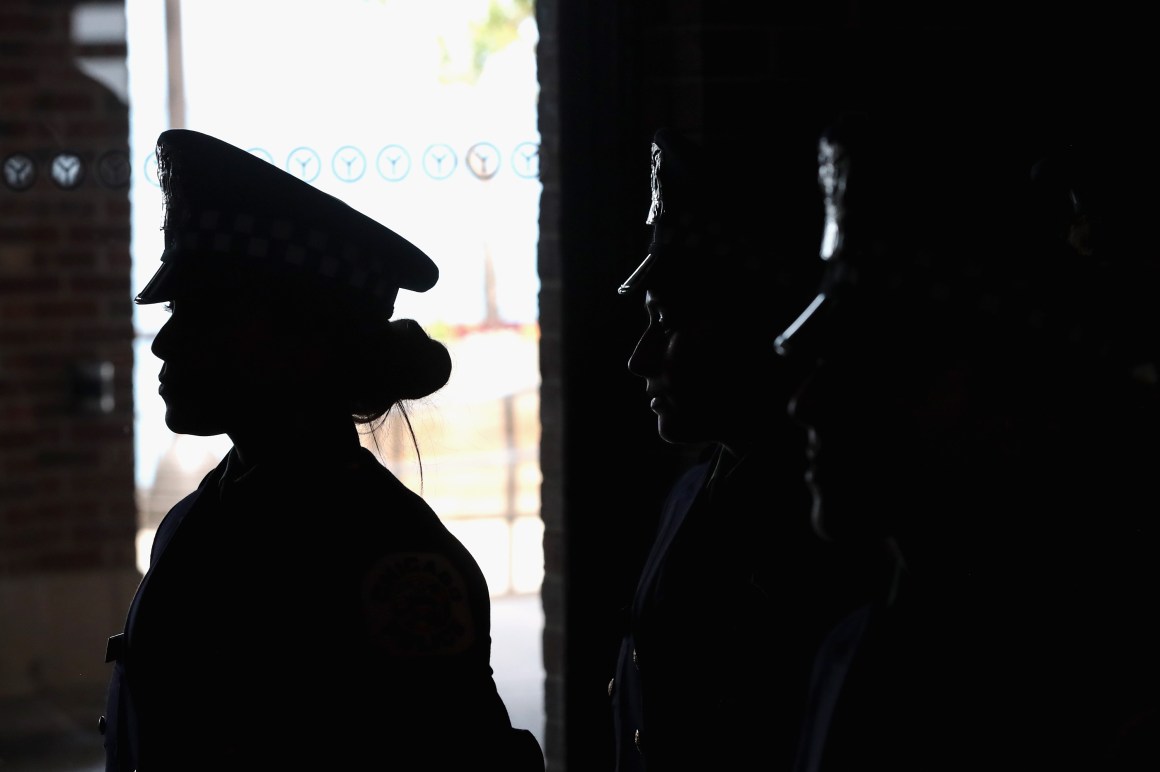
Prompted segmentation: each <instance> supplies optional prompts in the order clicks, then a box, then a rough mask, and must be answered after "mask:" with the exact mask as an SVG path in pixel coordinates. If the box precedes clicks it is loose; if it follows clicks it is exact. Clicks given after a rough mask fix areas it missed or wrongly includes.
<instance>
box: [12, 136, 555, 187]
mask: <svg viewBox="0 0 1160 772" xmlns="http://www.w3.org/2000/svg"><path fill="white" fill-rule="evenodd" d="M249 152H250V153H252V154H254V155H256V156H258V157H259V158H264V159H265V160H266V161H269V162H270V163H273V162H274V158H273V156H271V155H270V153H269V152H267V151H266V150H264V149H262V148H260V147H253V148H250V149H249ZM459 163H460V161H459V155H458V154H457V153H456V152H455V149H454V148H453V147H451V146H450V145H447V144H441V143H440V144H433V145H429V146H428V147H427V149H426V150H424V151H423V154H422V156H421V158H420V167H421V168H422V170H423V173H424V174H426V175H427V176H428V177H430V178H431V179H434V180H444V179H447V178H448V177H450V176H451V175H452V174H454V173H455V170H456V169H458V168H459ZM509 163H510V165H511V169H512V172H513V173H515V175H516V176H518V177H523V178H525V179H537V178H538V177H539V176H540V146H539V144H538V143H536V142H521V143H520V144H518V145H516V147H515V148H514V149H513V151H512V154H511V157H510V159H509ZM368 165H369V164H368V162H367V156H366V154H364V153H363V151H362V150H360V149H359V148H357V147H355V146H354V145H344V146H342V147H340V148H339V149H338V150H336V151H335V152H334V154H333V155H332V156H331V159H330V170H331V173H332V174H334V176H335V178H336V179H338V180H339V181H341V182H358V181H359V180H360V179H362V178H363V176H364V175H365V174H366V172H367V168H368ZM463 166H464V167H465V168H466V169H467V170H468V171H469V172H470V173H471V175H472V176H474V177H475V178H476V179H480V180H490V179H491V178H492V177H494V176H496V175H497V174H499V172H500V170H501V169H502V168H503V157H502V154H501V153H500V151H499V149H498V148H497V147H496V146H495V145H493V144H491V143H490V142H477V143H475V144H474V145H472V146H471V147H469V148H468V149H467V152H466V153H464V157H463ZM93 167H94V170H95V175H96V179H97V180H98V181H99V182H100V184H101V185H103V186H104V187H107V188H113V189H120V188H125V187H127V186H128V185H129V177H130V174H131V173H132V166H131V164H130V162H129V156H128V154H126V153H125V152H123V151H120V150H111V151H109V152H107V153H104V154H103V155H101V156H100V157H99V158H97V160H96V162H95V164H94V165H93ZM374 168H375V171H377V172H378V174H379V176H380V177H382V178H383V179H384V180H386V181H388V182H400V181H402V180H404V179H406V178H407V177H408V176H409V175H410V174H411V171H412V161H411V154H410V153H409V152H408V151H407V149H406V148H405V147H403V146H402V145H387V146H386V147H384V148H383V149H382V150H380V151H379V152H378V154H377V155H376V156H375V159H374ZM285 169H286V171H288V172H290V173H291V174H293V175H295V176H297V177H300V178H301V179H303V180H305V181H306V182H313V181H314V180H316V179H317V178H318V176H319V174H321V172H322V158H321V157H320V156H319V154H318V153H317V152H315V151H314V150H312V149H311V148H309V147H297V148H294V149H293V150H291V151H290V153H289V155H287V157H286V166H285ZM47 171H48V177H49V179H51V180H52V181H53V183H55V184H56V186H57V187H59V188H61V189H62V190H73V189H75V188H78V187H80V185H81V183H82V182H84V181H85V178H86V176H87V175H88V171H89V170H88V165H87V163H86V162H85V160H84V158H82V157H81V156H80V155H78V154H77V153H73V152H67V151H65V152H59V153H56V154H55V155H53V156H52V157H51V159H50V160H49V162H48V165H47ZM40 172H41V169H40V165H39V164H38V163H37V161H36V160H35V159H34V158H33V157H32V156H31V155H29V154H27V153H12V154H11V155H9V156H8V157H6V158H5V159H4V165H3V168H2V173H3V180H4V185H5V186H6V187H7V188H8V189H9V190H14V191H22V190H28V189H29V188H31V187H32V186H33V185H34V184H35V183H36V180H37V177H38V176H40ZM145 179H146V180H148V181H149V182H150V183H152V184H153V185H157V184H158V183H157V159H156V156H155V155H153V154H152V153H151V154H150V155H149V157H148V158H146V159H145Z"/></svg>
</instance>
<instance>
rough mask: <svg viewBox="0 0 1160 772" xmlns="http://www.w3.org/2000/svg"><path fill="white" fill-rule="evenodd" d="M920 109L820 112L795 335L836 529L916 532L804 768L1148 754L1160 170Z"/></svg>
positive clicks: (960, 110)
mask: <svg viewBox="0 0 1160 772" xmlns="http://www.w3.org/2000/svg"><path fill="white" fill-rule="evenodd" d="M896 107H897V106H896ZM927 108H928V106H927V105H921V104H914V105H910V106H908V107H907V108H905V109H904V108H901V107H899V108H898V109H897V111H894V110H888V109H885V108H884V109H883V110H882V111H880V112H877V113H875V112H869V113H864V114H861V115H851V116H848V117H847V118H846V119H845V120H843V121H840V122H838V123H837V124H835V125H834V126H832V127H831V129H830V130H829V131H827V132H826V133H825V135H824V136H823V137H822V139H821V141H820V143H819V149H818V170H819V181H820V183H821V185H822V187H823V190H824V192H825V196H826V202H827V218H826V225H825V228H824V237H823V241H822V247H821V255H822V257H823V259H824V261H825V263H826V273H825V275H824V277H823V280H822V282H821V285H820V291H819V293H818V294H817V296H816V297H815V299H814V300H813V301H812V302H811V303H810V304H809V306H808V307H807V309H806V310H805V312H804V313H803V314H802V315H801V316H800V317H799V318H798V319H797V320H796V321H795V322H794V323H793V324H791V325H790V326H789V327H788V328H787V330H786V331H785V333H784V334H783V335H782V336H780V337H779V339H778V341H777V347H778V348H779V350H781V351H782V352H783V353H785V354H786V355H789V356H791V357H792V356H800V357H802V358H806V359H809V360H811V361H814V362H815V367H814V370H813V372H812V374H811V376H810V378H809V379H808V381H807V382H806V383H805V384H804V385H803V387H802V388H801V389H800V390H799V391H798V393H797V394H796V395H795V397H794V399H793V400H792V402H791V413H792V415H793V416H794V417H795V418H796V419H797V420H798V421H800V422H801V423H802V424H803V425H804V426H805V427H806V428H807V430H808V436H809V445H810V450H809V458H810V462H809V479H810V481H811V489H812V493H813V511H812V514H813V518H814V523H815V526H816V528H817V529H818V530H819V532H821V533H824V534H826V535H827V536H829V537H830V538H833V539H838V540H840V539H843V538H847V537H850V536H858V537H859V538H864V537H866V536H867V535H869V534H878V535H883V536H886V537H888V538H890V540H891V541H892V543H893V544H894V545H895V546H896V548H897V552H898V555H899V557H900V563H899V574H898V582H897V583H896V584H894V585H893V586H892V587H891V589H890V592H889V593H886V594H884V595H883V596H882V597H881V598H880V599H878V600H877V601H875V602H873V603H871V604H868V605H867V606H865V607H863V608H862V609H859V610H858V611H857V612H856V613H854V614H851V615H850V616H849V617H847V618H846V619H845V620H844V621H843V622H842V623H840V624H839V625H838V626H836V627H835V629H834V631H833V632H832V634H831V635H830V636H828V638H827V640H826V642H825V644H824V645H823V647H822V649H821V651H820V655H819V657H818V660H817V663H816V668H815V674H814V683H813V685H812V687H811V704H810V711H809V714H808V719H807V722H806V725H805V731H804V733H803V737H802V742H801V747H800V752H799V756H798V760H797V765H796V767H795V769H797V770H799V771H800V772H817V771H818V770H825V771H826V772H834V771H836V770H864V769H892V770H931V769H939V770H952V769H961V770H979V769H988V770H1027V769H1064V768H1067V769H1089V770H1090V769H1107V770H1110V769H1129V768H1131V769H1135V768H1145V767H1144V766H1138V765H1140V764H1154V763H1155V760H1156V758H1158V756H1157V755H1156V749H1157V746H1156V745H1155V741H1156V733H1155V726H1156V723H1155V705H1156V701H1155V697H1154V695H1155V692H1156V686H1157V679H1156V676H1157V667H1156V663H1155V657H1154V654H1153V652H1154V650H1155V646H1156V639H1155V636H1154V635H1153V634H1151V633H1150V632H1149V630H1150V623H1149V622H1148V621H1146V620H1147V616H1148V612H1147V609H1148V608H1150V607H1151V606H1152V605H1154V599H1155V593H1156V589H1157V583H1156V576H1155V570H1154V567H1153V566H1154V562H1155V561H1154V560H1153V559H1152V558H1151V557H1149V555H1150V554H1151V553H1152V552H1153V550H1154V548H1155V540H1154V534H1155V525H1154V523H1155V512H1156V511H1157V504H1158V502H1157V498H1156V493H1155V491H1154V490H1153V487H1154V486H1153V484H1152V477H1153V475H1154V471H1151V470H1154V468H1155V463H1156V461H1157V459H1158V458H1160V455H1158V452H1157V451H1158V447H1157V436H1158V432H1157V431H1156V430H1157V428H1158V426H1160V424H1158V423H1157V420H1156V419H1157V394H1156V392H1155V385H1156V362H1157V361H1158V360H1157V353H1158V348H1157V346H1158V344H1160V339H1158V338H1157V336H1156V331H1157V329H1158V327H1157V324H1156V314H1155V311H1154V308H1155V301H1154V297H1155V293H1156V291H1157V289H1158V288H1160V284H1157V282H1156V271H1155V268H1156V266H1155V261H1154V259H1153V258H1152V257H1151V256H1150V255H1148V254H1146V253H1141V252H1140V250H1139V248H1140V247H1141V246H1143V245H1145V244H1147V239H1146V238H1143V239H1142V238H1141V235H1142V232H1141V231H1139V230H1133V228H1135V226H1136V225H1137V224H1138V221H1137V219H1136V217H1134V216H1132V215H1131V213H1132V212H1134V213H1136V214H1139V213H1142V212H1143V211H1146V210H1147V207H1141V205H1140V204H1141V202H1140V200H1138V196H1139V195H1140V194H1147V195H1148V197H1149V200H1154V196H1152V195H1151V193H1149V191H1151V190H1152V189H1153V188H1154V184H1153V183H1154V178H1153V177H1150V176H1149V175H1150V172H1148V171H1145V170H1143V169H1137V170H1135V171H1142V172H1143V175H1142V176H1141V175H1135V176H1141V178H1142V179H1143V180H1144V182H1145V184H1144V185H1138V184H1135V183H1133V184H1125V183H1128V182H1129V180H1130V179H1131V177H1132V176H1133V173H1132V170H1124V171H1129V174H1123V173H1120V171H1119V170H1116V167H1115V164H1114V163H1113V164H1106V163H1100V162H1097V161H1096V160H1095V157H1094V156H1090V155H1087V154H1086V150H1087V148H1073V149H1071V150H1067V151H1063V152H1060V149H1057V148H1045V149H1044V152H1048V151H1050V152H1048V155H1049V158H1048V159H1046V160H1044V161H1043V162H1042V163H1041V164H1039V165H1037V166H1036V167H1034V169H1035V172H1034V174H1033V173H1032V169H1033V166H1032V162H1033V161H1034V160H1035V158H1034V157H1033V155H1030V154H1029V151H1030V150H1031V149H1032V147H1031V146H1030V145H1028V144H1025V143H1024V142H1023V141H1022V138H1021V137H1020V136H1019V135H1018V134H1017V133H1015V132H1014V131H1013V130H1010V128H1011V127H1009V126H1006V125H1004V124H1003V123H1002V122H1001V121H991V120H990V116H988V115H986V114H985V113H984V112H982V111H979V112H973V111H972V110H971V108H970V105H969V104H967V103H965V102H964V103H962V104H957V105H956V104H944V105H941V106H940V107H938V108H937V109H936V108H935V107H933V106H929V109H927ZM1148 168H1150V167H1148ZM1112 172H1115V173H1112ZM1116 180H1118V182H1117V181H1116ZM1150 716H1151V718H1149V717H1150ZM1142 726H1146V727H1148V730H1147V732H1145V731H1141V729H1140V727H1142ZM1149 732H1150V734H1149ZM1149 743H1151V746H1150V747H1148V744H1149ZM1144 760H1146V761H1144Z"/></svg>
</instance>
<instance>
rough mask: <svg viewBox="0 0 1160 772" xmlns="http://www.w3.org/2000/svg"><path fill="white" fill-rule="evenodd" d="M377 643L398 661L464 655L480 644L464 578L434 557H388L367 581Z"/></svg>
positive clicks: (370, 624)
mask: <svg viewBox="0 0 1160 772" xmlns="http://www.w3.org/2000/svg"><path fill="white" fill-rule="evenodd" d="M363 620H364V622H365V623H366V626H367V632H368V634H369V635H370V639H371V643H372V644H373V645H374V646H376V647H378V648H379V649H381V650H383V651H385V652H386V653H388V654H390V655H392V656H397V657H424V656H448V655H455V654H462V653H463V652H465V651H467V650H468V649H469V648H470V647H471V645H472V644H473V643H474V638H475V633H474V629H475V628H474V624H473V620H472V618H471V607H470V606H469V605H468V602H467V586H466V583H465V582H464V580H463V577H462V576H461V575H460V573H459V572H458V571H457V570H456V569H455V566H453V565H452V564H451V561H449V560H448V559H447V558H445V557H443V556H442V555H439V554H436V553H433V552H400V553H394V554H391V555H387V556H386V557H384V558H383V559H381V560H380V561H379V562H377V563H375V565H374V566H373V567H372V568H371V569H370V571H368V572H367V574H366V576H365V577H364V578H363Z"/></svg>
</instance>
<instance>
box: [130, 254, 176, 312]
mask: <svg viewBox="0 0 1160 772" xmlns="http://www.w3.org/2000/svg"><path fill="white" fill-rule="evenodd" d="M178 262H179V261H177V260H170V261H169V262H162V263H161V267H160V268H158V269H157V273H155V274H153V278H151V279H150V280H149V281H148V282H147V283H146V284H145V288H144V289H143V290H141V291H140V292H138V293H137V297H136V298H134V299H133V300H134V302H135V303H137V305H139V306H145V305H149V304H151V303H162V302H165V301H166V300H172V299H173V289H174V287H176V286H177V284H178V282H177V277H176V275H175V274H176V273H177V271H176V266H177V264H178Z"/></svg>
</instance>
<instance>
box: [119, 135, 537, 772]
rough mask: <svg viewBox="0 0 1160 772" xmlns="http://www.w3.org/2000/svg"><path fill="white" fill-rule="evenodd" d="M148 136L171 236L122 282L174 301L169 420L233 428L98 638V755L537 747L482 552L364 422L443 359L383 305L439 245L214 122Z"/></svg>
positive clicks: (299, 757)
mask: <svg viewBox="0 0 1160 772" xmlns="http://www.w3.org/2000/svg"><path fill="white" fill-rule="evenodd" d="M157 161H158V175H159V179H160V182H161V187H162V191H163V193H164V196H165V220H164V230H165V251H164V254H163V255H162V257H161V260H162V263H161V266H160V268H159V269H158V270H157V273H156V274H155V275H154V276H153V278H152V279H151V280H150V281H149V283H148V284H147V285H146V286H145V288H144V289H143V290H142V291H141V293H140V294H139V295H138V297H137V302H138V303H161V302H164V303H166V304H167V305H168V308H169V310H170V312H171V314H172V316H171V317H170V319H169V320H168V321H167V322H166V323H165V325H164V326H163V327H162V328H161V330H160V332H158V334H157V337H156V339H155V341H154V343H153V352H154V353H155V354H156V355H157V356H158V357H159V358H160V359H161V360H162V361H163V363H164V364H163V365H162V368H161V372H160V376H159V380H160V393H161V396H162V398H163V399H164V400H165V405H166V414H165V419H166V423H167V424H168V426H169V427H170V428H171V429H172V430H173V431H175V432H179V433H189V434H197V435H215V434H222V433H224V434H227V435H229V437H230V439H231V440H232V441H233V447H232V448H231V450H230V451H229V453H228V454H227V455H226V457H225V458H223V459H222V461H221V463H220V464H219V465H218V467H217V468H216V469H214V470H213V471H212V472H210V473H209V474H208V475H207V476H206V477H205V479H204V480H203V481H202V482H201V484H200V486H199V487H198V488H197V490H196V491H194V492H192V493H190V494H189V495H188V496H187V497H185V498H184V499H183V500H182V501H181V502H179V503H178V504H177V505H176V506H174V507H173V509H172V510H170V512H169V513H168V514H167V515H166V517H165V519H164V520H163V521H162V523H161V525H160V527H159V529H158V531H157V535H156V538H155V540H154V543H153V547H152V552H151V555H150V565H149V570H148V572H147V573H146V575H145V577H144V579H143V580H142V582H141V584H140V586H139V588H138V589H137V593H136V595H135V597H134V598H133V600H132V605H131V606H130V608H129V612H128V616H127V619H126V622H125V629H124V631H123V632H122V633H120V634H118V635H115V636H113V638H111V639H110V641H109V648H108V654H107V661H109V662H113V663H115V664H114V672H113V676H112V681H111V684H110V688H109V694H108V713H107V716H106V717H104V718H102V730H103V731H104V733H105V747H106V749H107V757H108V764H107V768H108V770H109V771H110V772H120V771H121V770H133V769H136V770H140V772H154V771H156V772H173V771H174V770H198V771H199V772H202V771H204V770H219V769H220V770H247V771H248V770H256V769H298V768H302V769H429V770H447V772H452V771H453V770H454V772H461V771H462V770H464V769H487V770H492V769H503V770H510V769H518V770H542V769H543V756H542V754H541V752H540V748H539V745H538V743H537V742H536V740H535V738H534V736H533V735H532V734H531V733H530V732H528V731H526V730H520V729H515V728H513V727H512V726H511V723H510V721H509V717H508V713H507V710H506V708H505V706H504V704H503V702H502V701H501V699H500V697H499V694H498V693H497V691H496V686H495V683H494V681H493V679H492V672H491V667H490V651H491V639H490V605H489V603H490V601H489V594H488V588H487V585H486V582H485V580H484V577H483V575H482V573H481V572H480V570H479V567H478V566H477V565H476V562H475V560H474V559H473V557H472V556H471V554H470V553H469V552H468V551H467V550H466V548H464V546H463V545H462V544H461V543H460V542H459V541H458V540H457V539H456V538H455V537H454V536H452V535H451V533H450V532H449V531H448V530H447V529H446V528H445V527H444V525H443V524H442V523H441V522H440V520H439V518H438V517H437V516H436V514H435V513H434V512H433V511H432V510H431V509H430V507H429V506H428V505H427V504H426V503H425V502H424V501H423V499H421V498H420V497H419V496H418V495H417V494H416V493H414V492H412V491H411V490H410V489H408V488H407V487H405V486H404V485H403V484H402V483H401V482H400V481H399V480H398V479H396V478H395V476H394V475H393V474H392V473H391V472H390V471H389V470H387V469H386V468H385V467H384V466H383V465H382V464H381V463H380V462H379V461H378V460H377V459H376V458H375V456H374V455H373V454H372V453H371V452H370V451H369V450H367V449H365V448H364V447H363V446H362V445H361V443H360V439H359V431H358V428H357V427H358V426H372V427H373V426H375V425H377V424H378V423H380V422H381V419H382V418H383V417H384V416H385V415H387V413H388V412H398V413H400V415H401V418H402V419H405V417H406V413H405V401H406V400H410V399H416V398H421V397H425V396H427V395H429V394H432V393H433V392H435V391H436V390H438V389H439V388H441V387H442V386H443V385H444V384H445V383H446V382H447V379H448V377H449V375H450V371H451V363H450V357H449V355H448V352H447V350H446V349H445V348H444V346H443V345H442V344H440V343H438V342H437V341H435V340H433V339H431V338H430V337H428V335H427V334H426V333H425V332H424V331H423V330H422V328H420V327H419V325H418V324H416V323H415V322H414V321H411V320H407V319H401V320H392V318H391V317H392V314H393V306H394V301H395V298H396V295H397V293H398V292H399V290H400V289H407V290H413V291H418V292H422V291H425V290H427V289H429V288H430V287H431V286H432V285H434V284H435V282H436V279H437V278H438V270H437V268H436V266H435V264H434V263H433V262H432V261H431V260H430V259H429V258H428V257H427V255H425V254H424V253H423V252H422V251H421V250H419V249H418V248H417V247H416V246H414V245H413V244H411V243H410V242H409V241H407V240H406V239H404V238H403V237H401V236H399V235H398V234H396V233H395V232H393V231H391V230H390V229H388V228H386V227H384V226H383V225H381V224H379V223H377V222H375V221H373V220H371V219H370V218H368V217H366V216H365V215H363V214H361V213H359V212H357V211H356V210H354V209H352V208H351V207H349V206H347V205H346V204H344V203H343V202H341V201H339V200H338V199H335V198H333V197H331V196H329V195H327V194H325V193H323V192H321V191H319V190H317V189H315V188H314V187H312V186H311V185H309V184H308V183H306V182H303V181H302V180H300V179H298V178H296V177H294V176H292V175H290V174H287V173H285V172H283V171H281V170H280V169H278V168H276V167H274V166H273V165H271V164H269V163H267V162H265V161H263V160H261V159H258V158H256V157H255V156H253V155H251V154H249V153H247V152H245V151H243V150H240V149H238V148H236V147H233V146H232V145H229V144H227V143H225V142H222V141H220V140H218V139H216V138H213V137H210V136H207V135H205V134H201V133H199V132H195V131H190V130H184V129H176V130H171V131H166V132H164V133H162V134H161V136H160V137H159V138H158V140H157ZM399 428H409V423H406V424H405V426H402V427H399Z"/></svg>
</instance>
